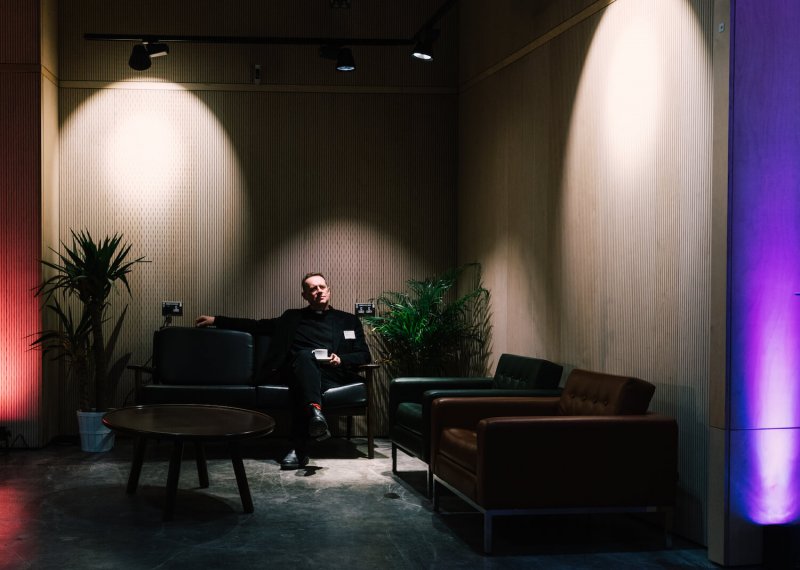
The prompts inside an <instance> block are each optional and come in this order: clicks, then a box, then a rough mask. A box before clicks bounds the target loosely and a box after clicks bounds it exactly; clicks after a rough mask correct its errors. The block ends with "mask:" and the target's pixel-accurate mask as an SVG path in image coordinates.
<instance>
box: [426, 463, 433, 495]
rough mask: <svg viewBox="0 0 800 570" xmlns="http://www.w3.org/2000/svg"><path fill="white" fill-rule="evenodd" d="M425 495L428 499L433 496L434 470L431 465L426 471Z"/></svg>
mask: <svg viewBox="0 0 800 570" xmlns="http://www.w3.org/2000/svg"><path fill="white" fill-rule="evenodd" d="M425 494H426V495H427V496H428V498H430V497H431V495H432V494H433V469H431V466H430V465H428V470H427V471H426V479H425Z"/></svg>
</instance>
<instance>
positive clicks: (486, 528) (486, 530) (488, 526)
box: [483, 511, 492, 554]
mask: <svg viewBox="0 0 800 570" xmlns="http://www.w3.org/2000/svg"><path fill="white" fill-rule="evenodd" d="M483 552H484V553H485V554H491V553H492V515H491V513H490V512H489V511H486V512H485V513H483Z"/></svg>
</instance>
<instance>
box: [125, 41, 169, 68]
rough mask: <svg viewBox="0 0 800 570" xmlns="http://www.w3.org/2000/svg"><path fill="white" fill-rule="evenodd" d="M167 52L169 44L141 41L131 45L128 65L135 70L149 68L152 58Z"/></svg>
mask: <svg viewBox="0 0 800 570" xmlns="http://www.w3.org/2000/svg"><path fill="white" fill-rule="evenodd" d="M168 53H169V46H168V45H167V44H164V43H147V42H142V43H140V44H136V45H134V46H133V50H132V51H131V57H130V59H129V60H128V65H129V66H130V67H131V69H135V70H136V71H144V70H145V69H149V68H150V65H151V64H152V61H151V59H152V58H154V57H162V56H165V55H167V54H168Z"/></svg>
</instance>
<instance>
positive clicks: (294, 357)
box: [195, 273, 372, 469]
mask: <svg viewBox="0 0 800 570" xmlns="http://www.w3.org/2000/svg"><path fill="white" fill-rule="evenodd" d="M301 286H302V293H301V294H302V296H303V298H304V299H305V300H306V302H308V306H307V307H306V308H304V309H288V310H287V311H285V312H284V313H283V314H282V315H281V316H280V317H277V318H273V319H261V320H255V319H239V318H231V317H225V316H214V317H211V316H208V315H200V316H199V317H198V318H197V320H196V321H195V324H196V325H197V326H198V327H209V326H216V327H218V328H221V329H232V330H239V331H244V332H249V333H251V334H253V335H264V336H270V337H271V340H270V344H269V349H268V352H267V356H266V361H265V364H264V370H262V371H261V375H262V377H263V379H264V380H269V381H271V382H275V381H276V380H277V381H279V382H281V383H282V384H286V385H287V386H289V389H290V391H291V393H292V397H293V399H294V402H295V410H294V413H293V421H292V439H293V444H294V449H293V450H292V451H290V452H289V453H288V454H287V455H286V457H284V458H283V460H282V461H281V469H299V468H302V467H305V466H306V465H307V464H308V461H309V458H308V455H307V453H306V449H307V443H308V437H309V436H310V437H313V438H315V439H316V440H317V441H321V440H323V439H326V438H327V437H330V432H329V431H328V424H327V422H326V421H325V416H324V415H322V408H321V406H320V403H321V402H322V392H323V391H325V390H327V389H329V388H333V387H335V386H341V385H343V384H349V383H351V382H354V381H356V382H357V381H358V378H357V374H356V373H355V372H354V371H353V368H354V367H356V366H359V365H361V364H369V363H370V362H371V360H372V357H371V355H370V352H369V347H367V343H366V341H365V340H364V329H363V328H362V326H361V321H360V320H359V319H358V317H356V316H355V315H353V314H350V313H345V312H344V311H339V310H337V309H334V308H333V307H331V305H330V292H331V290H330V287H328V282H327V280H326V279H325V276H324V275H322V274H321V273H308V274H307V275H305V276H304V277H303V279H302V280H301ZM316 349H326V350H327V351H328V357H327V358H323V359H320V358H319V357H318V356H316V355H315V354H314V352H312V351H314V350H316Z"/></svg>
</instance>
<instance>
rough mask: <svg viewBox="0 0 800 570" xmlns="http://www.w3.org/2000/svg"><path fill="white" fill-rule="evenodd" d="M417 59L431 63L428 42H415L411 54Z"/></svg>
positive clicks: (431, 52)
mask: <svg viewBox="0 0 800 570" xmlns="http://www.w3.org/2000/svg"><path fill="white" fill-rule="evenodd" d="M411 55H413V56H414V57H416V58H417V59H421V60H423V61H433V49H431V43H430V42H423V41H419V42H417V45H415V46H414V51H413V52H412V53H411Z"/></svg>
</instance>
